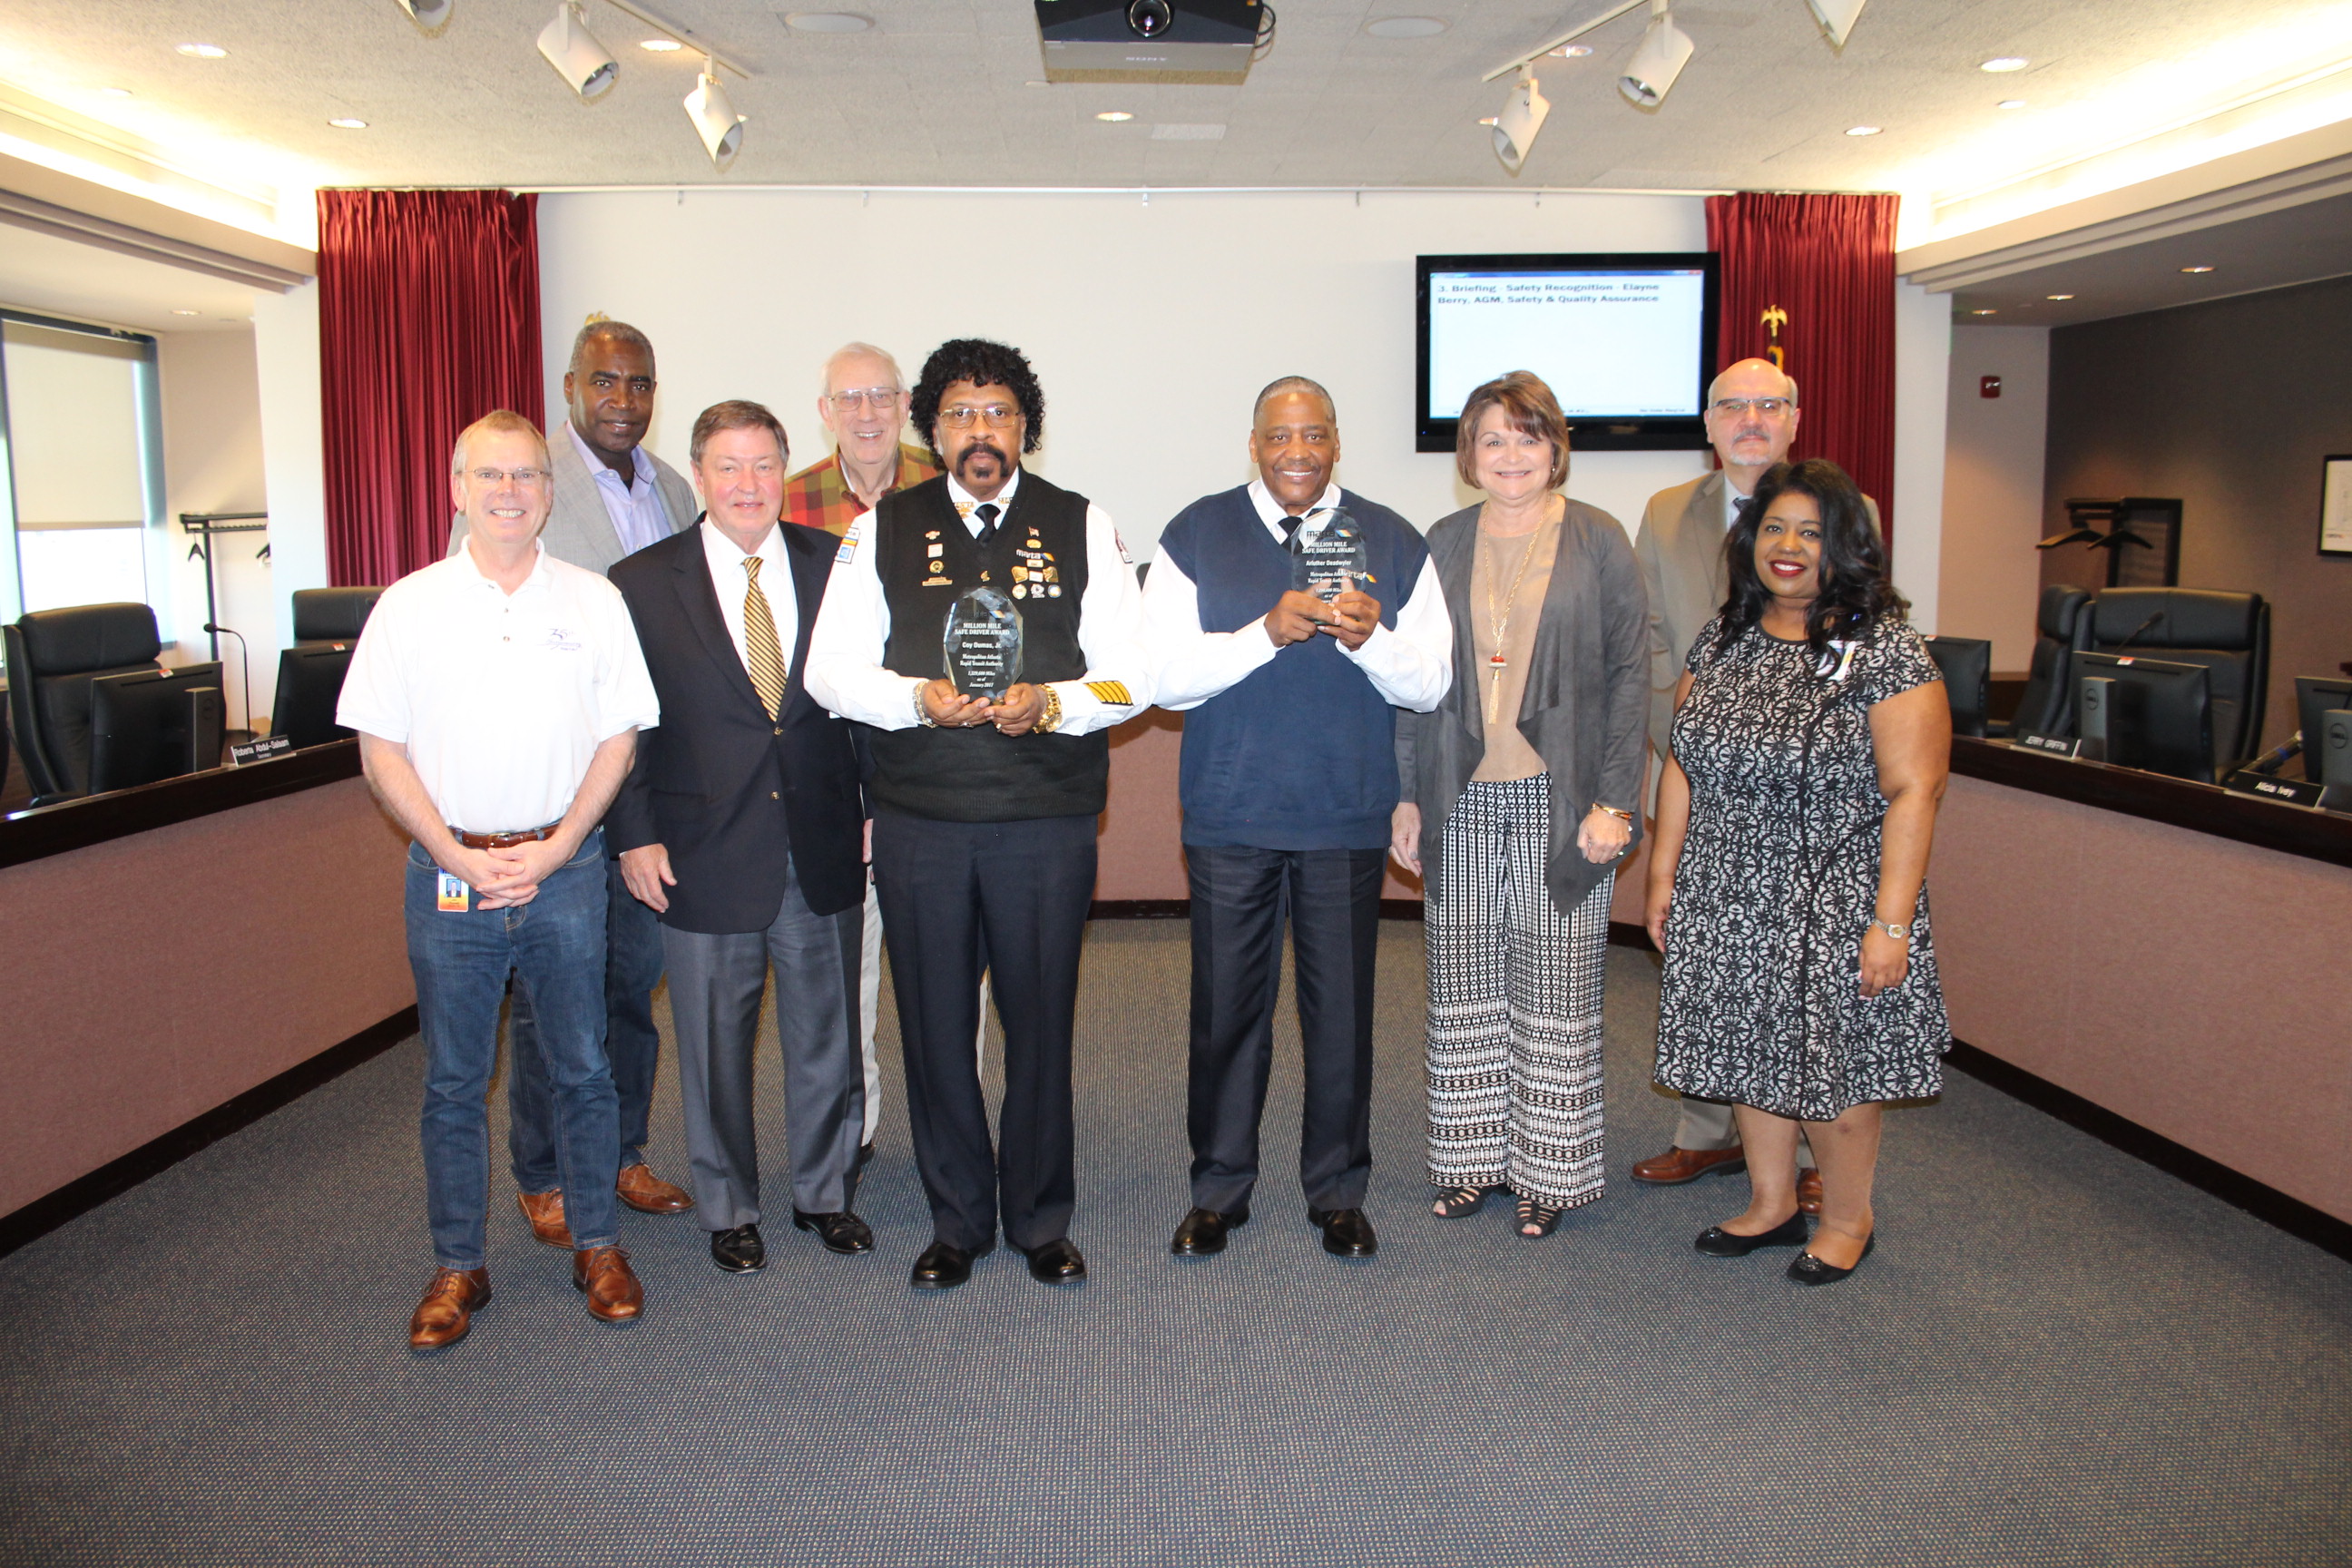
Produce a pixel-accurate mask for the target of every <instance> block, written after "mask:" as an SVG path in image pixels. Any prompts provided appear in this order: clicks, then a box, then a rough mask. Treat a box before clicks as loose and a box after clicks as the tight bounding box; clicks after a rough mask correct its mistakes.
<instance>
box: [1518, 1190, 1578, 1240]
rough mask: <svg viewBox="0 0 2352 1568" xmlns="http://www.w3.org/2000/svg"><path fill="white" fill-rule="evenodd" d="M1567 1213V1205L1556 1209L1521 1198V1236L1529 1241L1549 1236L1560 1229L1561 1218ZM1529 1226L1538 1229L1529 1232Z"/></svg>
mask: <svg viewBox="0 0 2352 1568" xmlns="http://www.w3.org/2000/svg"><path fill="white" fill-rule="evenodd" d="M1567 1212H1568V1206H1567V1205H1565V1204H1563V1205H1560V1206H1559V1207H1558V1208H1554V1207H1553V1206H1552V1205H1549V1204H1546V1203H1539V1202H1538V1201H1537V1200H1536V1199H1534V1198H1521V1199H1520V1200H1519V1234H1520V1235H1521V1236H1524V1237H1527V1238H1528V1240H1529V1241H1535V1240H1538V1239H1539V1238H1540V1237H1547V1236H1549V1235H1550V1234H1551V1233H1552V1232H1553V1231H1555V1230H1557V1229H1559V1216H1560V1215H1564V1214H1566V1213H1567ZM1528 1226H1535V1227H1536V1228H1535V1229H1533V1230H1529V1229H1528Z"/></svg>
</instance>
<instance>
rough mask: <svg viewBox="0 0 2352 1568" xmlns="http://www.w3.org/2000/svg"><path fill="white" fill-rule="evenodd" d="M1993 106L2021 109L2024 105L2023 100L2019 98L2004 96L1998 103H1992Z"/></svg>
mask: <svg viewBox="0 0 2352 1568" xmlns="http://www.w3.org/2000/svg"><path fill="white" fill-rule="evenodd" d="M1993 107H1994V108H1995V109H2023V108H2024V107H2025V100H2023V99H2021V98H2004V99H2002V100H2000V102H1999V103H1996V104H1994V105H1993Z"/></svg>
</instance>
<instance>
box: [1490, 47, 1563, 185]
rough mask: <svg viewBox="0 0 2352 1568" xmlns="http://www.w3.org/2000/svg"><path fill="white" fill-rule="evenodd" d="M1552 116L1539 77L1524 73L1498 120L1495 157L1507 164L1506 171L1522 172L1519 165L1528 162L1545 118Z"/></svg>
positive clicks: (1521, 72)
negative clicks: (1537, 78) (1530, 151)
mask: <svg viewBox="0 0 2352 1568" xmlns="http://www.w3.org/2000/svg"><path fill="white" fill-rule="evenodd" d="M1550 112H1551V103H1550V100H1548V99H1546V98H1545V97H1544V95H1543V93H1542V92H1541V91H1540V90H1538V89H1537V87H1536V73H1535V72H1533V71H1531V70H1527V69H1522V70H1521V71H1520V72H1519V80H1518V85H1517V86H1516V87H1514V88H1512V89H1511V97H1510V101H1508V102H1507V103H1506V104H1504V105H1503V112H1502V113H1500V114H1498V115H1496V117H1495V156H1496V157H1497V158H1500V159H1501V160H1502V161H1503V167H1504V168H1506V169H1507V170H1509V171H1510V172H1511V173H1512V174H1517V173H1518V172H1519V165H1520V164H1522V163H1526V162H1527V161H1528V148H1529V147H1532V146H1533V145H1535V140H1536V132H1538V131H1541V130H1542V129H1543V122H1544V117H1545V116H1546V115H1548V114H1549V113H1550Z"/></svg>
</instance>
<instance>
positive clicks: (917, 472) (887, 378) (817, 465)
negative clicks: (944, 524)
mask: <svg viewBox="0 0 2352 1568" xmlns="http://www.w3.org/2000/svg"><path fill="white" fill-rule="evenodd" d="M816 412H817V416H818V417H819V418H821V419H823V420H824V427H825V428H826V429H827V430H829V431H831V432H832V433H833V444H834V451H833V456H831V457H829V458H824V459H823V460H821V461H819V462H814V463H812V464H810V465H809V466H808V467H807V468H803V469H802V470H801V471H800V472H798V473H796V474H793V475H792V476H791V477H790V478H788V479H785V480H784V521H786V522H797V523H799V524H800V525H801V526H803V528H821V529H823V530H824V531H826V532H827V533H845V532H847V531H849V525H850V524H851V523H852V522H855V521H856V520H857V519H858V518H859V517H861V516H863V515H864V514H866V512H868V511H871V510H873V509H874V504H875V503H876V502H877V501H878V500H881V499H882V498H883V497H884V496H887V495H888V494H889V493H890V492H891V491H892V490H898V489H906V488H907V487H908V485H914V484H920V483H921V482H922V481H923V480H925V479H929V478H930V477H931V476H932V475H933V474H936V473H938V472H939V471H940V466H939V464H937V463H936V462H933V461H932V460H931V455H930V454H929V452H926V451H924V450H923V449H922V448H921V447H908V446H906V445H903V444H902V443H901V442H900V441H899V439H898V432H899V430H900V429H901V428H902V427H903V426H905V424H906V421H907V389H906V387H905V385H904V384H903V383H902V381H901V378H900V377H899V374H898V361H896V360H894V359H892V358H891V357H890V356H889V355H888V354H887V353H883V352H882V351H881V350H880V349H877V348H876V347H875V346H874V345H873V344H871V343H849V344H846V345H845V346H844V347H842V348H840V349H837V350H835V352H834V355H833V357H832V358H831V359H829V360H827V361H826V362H825V365H824V395H823V396H821V397H819V398H818V399H817V400H816Z"/></svg>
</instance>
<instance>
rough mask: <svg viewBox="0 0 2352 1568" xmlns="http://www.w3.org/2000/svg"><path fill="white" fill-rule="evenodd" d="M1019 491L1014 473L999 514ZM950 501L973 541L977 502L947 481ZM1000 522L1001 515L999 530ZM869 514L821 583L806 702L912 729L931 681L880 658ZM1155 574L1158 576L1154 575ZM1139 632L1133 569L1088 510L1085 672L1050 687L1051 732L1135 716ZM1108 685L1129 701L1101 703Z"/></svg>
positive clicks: (1143, 703) (883, 620)
mask: <svg viewBox="0 0 2352 1568" xmlns="http://www.w3.org/2000/svg"><path fill="white" fill-rule="evenodd" d="M1020 484H1021V470H1020V469H1018V468H1015V469H1014V470H1013V477H1012V478H1011V479H1008V480H1006V481H1005V485H1004V488H1003V489H1001V490H999V491H998V492H997V493H996V495H995V496H994V498H992V499H993V500H994V501H995V503H996V504H997V505H998V506H1001V507H1003V508H1004V509H1005V510H1006V511H1007V512H1009V511H1010V510H1012V506H1013V492H1014V491H1015V490H1016V489H1019V487H1020ZM948 499H949V500H952V501H954V502H955V503H956V510H959V511H961V512H963V513H964V526H965V527H966V528H968V529H970V530H971V536H972V537H973V538H974V539H978V538H979V537H980V531H981V521H980V519H979V518H978V517H977V516H975V515H973V514H972V512H971V510H969V509H971V507H973V506H974V505H975V504H976V503H975V502H974V501H973V499H972V495H971V491H969V490H967V489H964V488H963V487H962V486H961V485H960V484H958V483H956V481H955V479H954V478H953V477H952V476H950V478H949V479H948ZM874 518H875V513H873V512H870V511H869V512H866V514H864V515H863V516H861V517H860V518H858V520H857V521H855V522H853V523H851V524H850V525H849V531H848V532H846V533H845V534H843V535H842V536H841V550H840V552H839V553H837V554H836V555H835V557H834V562H833V575H832V577H831V578H829V579H828V580H827V581H826V584H825V590H824V606H823V607H822V608H821V609H819V610H818V611H817V616H816V629H815V631H814V632H813V633H811V634H810V639H809V657H808V676H807V679H808V689H809V695H810V696H812V697H814V698H815V699H816V700H818V701H819V702H821V703H823V704H824V706H825V707H826V708H827V709H829V710H832V711H834V712H835V713H838V714H840V715H841V716H842V717H843V718H845V719H855V720H857V721H859V722H861V723H866V724H871V725H873V726H875V727H876V728H877V729H881V730H906V729H911V728H913V727H914V725H915V723H916V722H917V721H916V718H915V703H916V701H917V700H918V699H917V697H916V693H917V692H919V691H920V690H921V689H923V688H924V687H925V686H928V685H929V684H930V682H929V680H928V679H924V678H922V677H920V676H905V675H898V674H894V673H892V672H891V671H890V670H888V669H886V668H883V665H882V650H883V649H884V648H886V647H888V646H889V642H890V605H889V602H888V600H887V597H886V596H885V595H884V594H883V592H882V575H881V573H880V572H879V571H878V570H877V569H876V566H875V563H874V552H873V551H871V550H869V549H866V548H865V545H866V542H868V540H869V539H870V538H871V536H872V534H873V531H874ZM1002 518H1003V513H1000V514H999V522H1000V526H1002ZM1152 575H1153V576H1155V577H1156V576H1158V575H1159V573H1158V572H1157V571H1154V572H1153V573H1152ZM1142 624H1143V596H1142V595H1140V594H1139V593H1138V592H1137V591H1136V586H1135V568H1133V567H1132V566H1129V564H1128V563H1127V552H1126V551H1125V550H1123V549H1121V548H1120V546H1119V542H1118V530H1117V529H1116V528H1114V527H1113V526H1112V525H1111V521H1110V514H1109V513H1108V512H1106V511H1104V510H1103V509H1102V508H1100V507H1098V506H1097V505H1095V504H1094V503H1093V502H1092V501H1089V502H1087V591H1086V592H1085V593H1084V594H1081V595H1079V596H1078V651H1079V652H1081V653H1083V654H1084V655H1086V659H1087V672H1086V673H1085V674H1084V675H1082V676H1080V677H1078V679H1076V680H1056V681H1052V682H1049V683H1048V684H1050V685H1051V686H1052V687H1053V689H1054V691H1055V695H1056V696H1058V697H1059V698H1060V699H1061V700H1062V722H1061V725H1060V727H1059V728H1058V729H1056V730H1055V734H1060V735H1084V734H1087V733H1090V732H1092V731H1096V730H1108V729H1109V728H1110V727H1111V726H1112V725H1114V724H1117V723H1119V722H1121V721H1124V720H1127V719H1129V718H1131V717H1133V716H1134V715H1135V714H1138V713H1140V712H1142V711H1143V710H1145V709H1146V708H1149V707H1150V706H1151V692H1152V686H1151V674H1150V661H1149V660H1148V659H1146V658H1145V657H1144V652H1143V644H1142V640H1141V638H1140V637H1139V636H1138V632H1139V628H1140V627H1141V626H1142ZM1108 681H1115V682H1117V683H1118V684H1119V685H1121V686H1124V687H1126V688H1127V694H1128V696H1129V698H1130V699H1132V700H1131V701H1129V702H1124V703H1119V702H1106V701H1104V700H1102V699H1101V698H1100V697H1098V696H1097V695H1096V694H1095V693H1094V692H1093V691H1091V690H1088V689H1087V688H1088V686H1089V685H1090V684H1092V683H1096V682H1108Z"/></svg>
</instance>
